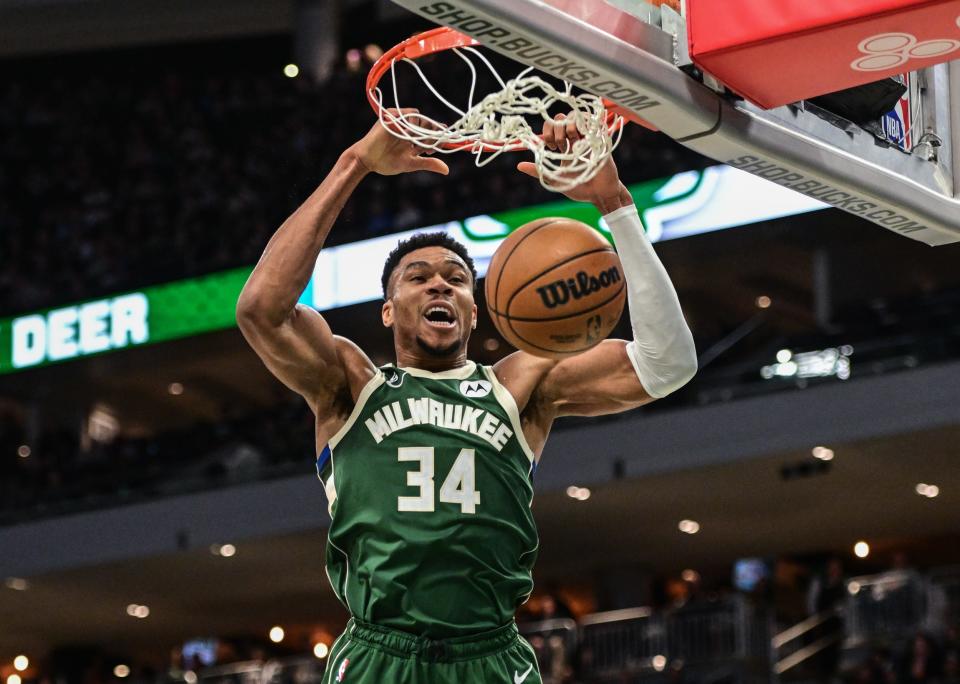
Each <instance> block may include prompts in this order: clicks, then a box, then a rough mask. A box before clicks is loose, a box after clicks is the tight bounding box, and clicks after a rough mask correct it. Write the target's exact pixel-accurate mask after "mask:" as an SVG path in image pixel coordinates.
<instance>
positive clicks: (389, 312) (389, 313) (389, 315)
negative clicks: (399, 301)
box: [380, 299, 393, 328]
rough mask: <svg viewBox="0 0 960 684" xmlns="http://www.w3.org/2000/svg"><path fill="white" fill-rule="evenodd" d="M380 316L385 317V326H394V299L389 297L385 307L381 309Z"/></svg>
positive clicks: (384, 304)
mask: <svg viewBox="0 0 960 684" xmlns="http://www.w3.org/2000/svg"><path fill="white" fill-rule="evenodd" d="M380 317H381V318H382V319H383V325H384V327H386V328H392V327H393V300H391V299H388V300H387V301H385V302H384V303H383V307H382V308H381V309H380Z"/></svg>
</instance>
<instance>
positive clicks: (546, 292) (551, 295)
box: [537, 266, 621, 309]
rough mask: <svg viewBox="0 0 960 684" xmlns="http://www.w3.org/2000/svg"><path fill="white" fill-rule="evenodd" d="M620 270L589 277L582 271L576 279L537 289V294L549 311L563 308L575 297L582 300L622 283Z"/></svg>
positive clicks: (556, 282) (610, 269)
mask: <svg viewBox="0 0 960 684" xmlns="http://www.w3.org/2000/svg"><path fill="white" fill-rule="evenodd" d="M620 279H621V277H620V269H618V268H617V267H616V266H613V267H611V268H609V269H607V270H606V271H603V272H602V273H600V274H599V275H589V274H588V273H587V272H586V271H580V272H578V273H577V275H576V276H575V277H574V278H567V279H566V280H557V281H555V282H552V283H550V284H549V285H544V286H543V287H538V288H537V294H539V295H540V300H541V301H542V302H543V305H544V306H545V307H547V308H548V309H556V308H557V307H558V306H563V305H564V304H566V303H567V302H569V301H570V298H571V297H573V298H574V299H575V300H576V299H582V298H584V297H586V296H587V295H590V294H593V293H594V292H599V291H600V290H604V289H606V288H608V287H610V286H611V285H613V284H615V283H619V282H620Z"/></svg>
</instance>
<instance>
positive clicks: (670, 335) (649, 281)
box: [603, 204, 697, 399]
mask: <svg viewBox="0 0 960 684" xmlns="http://www.w3.org/2000/svg"><path fill="white" fill-rule="evenodd" d="M603 218H604V220H605V221H606V223H607V226H609V228H610V232H611V233H612V234H613V239H614V241H615V242H616V246H617V252H618V253H619V255H620V262H621V263H622V264H623V275H624V278H625V280H626V283H627V302H628V303H629V304H630V324H631V326H632V327H633V341H631V342H629V343H628V344H627V355H628V356H629V357H630V361H631V362H632V363H633V368H634V370H635V371H636V372H637V377H638V378H640V382H641V384H642V385H643V388H644V389H645V390H646V391H647V393H648V394H649V395H650V396H651V397H654V398H656V399H659V398H661V397H665V396H667V395H668V394H670V393H671V392H674V391H676V390H678V389H680V388H681V387H683V386H684V385H685V384H686V383H687V382H689V381H690V379H691V378H692V377H693V376H694V375H695V374H696V372H697V351H696V348H695V347H694V344H693V335H691V334H690V329H689V328H688V327H687V323H686V321H685V320H684V319H683V311H681V310H680V301H679V300H678V299H677V293H676V291H675V290H674V289H673V283H671V282H670V277H669V276H668V275H667V271H666V269H664V267H663V264H661V263H660V259H658V258H657V255H656V253H655V252H654V251H653V247H652V246H651V245H650V241H649V240H647V236H646V234H645V233H644V230H643V224H641V222H640V215H639V214H638V213H637V208H636V206H635V205H633V204H631V205H630V206H628V207H621V208H620V209H617V210H616V211H613V212H611V213H609V214H607V215H606V216H604V217H603Z"/></svg>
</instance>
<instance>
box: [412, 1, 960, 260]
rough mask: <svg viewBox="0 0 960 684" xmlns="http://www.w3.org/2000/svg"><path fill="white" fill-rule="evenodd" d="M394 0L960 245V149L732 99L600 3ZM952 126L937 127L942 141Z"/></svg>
mask: <svg viewBox="0 0 960 684" xmlns="http://www.w3.org/2000/svg"><path fill="white" fill-rule="evenodd" d="M393 1H394V2H395V3H396V4H399V5H401V6H403V7H405V8H406V9H408V10H410V11H412V12H414V13H416V14H419V15H421V16H423V17H425V18H427V19H430V20H432V21H434V22H436V23H438V24H442V25H446V26H450V27H452V28H454V29H456V30H457V31H460V32H462V33H466V34H467V35H470V36H473V37H474V38H476V39H477V40H479V41H480V42H481V43H482V44H483V45H484V46H485V47H488V48H490V49H493V50H496V51H498V52H500V53H502V54H504V55H506V56H508V57H511V58H512V59H515V60H517V61H519V62H522V63H524V64H527V65H531V66H534V67H536V68H538V69H540V70H541V71H544V72H546V73H550V74H552V75H554V76H557V77H559V78H563V79H565V80H567V81H570V82H572V83H573V84H574V85H576V86H579V87H582V88H584V89H585V90H588V91H590V92H593V93H595V94H597V95H600V96H602V97H605V98H607V99H609V100H611V101H613V102H615V103H617V104H619V105H621V106H623V107H625V108H627V109H629V110H631V111H633V112H634V113H635V114H636V115H637V116H639V117H641V118H643V119H644V120H646V121H649V122H650V123H651V124H652V125H653V126H655V127H656V128H658V129H659V130H661V131H663V132H664V133H665V134H666V135H668V136H670V137H671V138H673V139H674V140H676V141H677V142H679V143H681V144H682V145H685V146H686V147H688V148H690V149H692V150H694V151H696V152H699V153H701V154H703V155H705V156H708V157H710V158H712V159H715V160H717V161H720V162H723V163H726V164H729V165H731V166H733V167H735V168H740V169H742V170H744V171H747V172H749V173H752V174H754V175H757V176H759V177H761V178H765V179H767V180H770V181H772V182H775V183H778V184H779V185H782V186H784V187H787V188H790V189H792V190H795V191H797V192H802V193H803V194H806V195H808V196H811V197H814V198H816V199H818V200H820V201H823V202H825V203H826V204H830V205H833V206H835V207H837V208H840V209H843V210H845V211H847V212H849V213H852V214H854V215H857V216H860V217H862V218H864V219H866V220H868V221H871V222H873V223H876V224H878V225H880V226H883V227H884V228H887V229H888V230H892V231H894V232H896V233H899V234H901V235H904V236H906V237H909V238H912V239H914V240H918V241H920V242H924V243H926V244H929V245H941V244H948V243H952V242H957V241H960V199H958V194H957V193H958V190H957V184H958V180H957V175H958V174H957V173H956V172H955V170H954V167H955V166H956V164H957V159H958V156H960V155H958V154H957V143H956V142H954V143H953V149H952V152H953V153H952V154H948V155H944V157H945V158H946V159H945V161H948V162H950V161H952V163H949V164H940V163H937V162H932V161H925V160H923V159H921V158H919V157H918V156H915V155H907V154H904V153H902V152H900V151H899V150H895V149H892V148H885V147H882V146H879V145H877V144H876V142H875V139H874V138H873V136H872V135H870V134H869V133H867V132H866V131H860V130H856V131H854V132H853V133H851V132H848V131H844V130H841V129H840V128H838V127H836V126H834V125H832V124H830V123H828V122H827V121H825V120H824V119H822V118H820V117H819V116H817V115H816V114H814V113H812V112H810V111H806V110H805V109H803V108H802V107H794V106H787V107H778V108H776V109H772V110H763V109H760V108H759V107H756V106H754V105H752V104H750V103H748V102H744V101H735V100H731V99H728V98H726V97H724V96H721V95H720V94H718V93H716V92H715V91H713V90H711V89H709V88H707V87H706V86H704V85H702V84H701V83H699V82H697V81H695V80H694V79H693V78H691V77H690V76H688V75H687V74H686V73H685V72H683V71H681V70H680V69H679V68H678V67H677V66H675V65H674V56H675V43H674V39H673V36H672V35H670V34H668V33H667V32H665V31H663V30H662V29H661V28H659V27H657V26H653V25H651V24H648V23H646V22H643V21H641V20H639V19H637V18H635V17H633V16H631V15H629V14H627V13H625V12H623V11H621V10H619V9H618V8H616V7H614V6H613V5H611V4H608V3H606V2H603V1H602V0H593V1H591V2H583V1H582V0H393ZM948 69H950V70H951V74H950V77H949V80H950V86H951V88H950V91H951V92H953V93H960V88H958V87H957V86H958V85H960V84H957V81H960V76H957V72H958V71H960V66H958V65H957V63H954V64H953V65H948V64H940V65H938V66H937V67H934V69H933V70H931V71H933V72H934V75H935V76H936V77H938V78H940V79H944V78H945V77H946V76H947V70H948ZM937 70H941V71H939V72H938V71H937ZM956 109H957V105H953V112H952V114H951V117H952V123H953V127H954V128H953V131H952V133H953V135H950V136H949V138H950V139H953V140H954V141H955V140H956V139H957V129H956V126H957V125H958V124H957V119H960V113H958V112H957V111H956ZM950 124H951V121H938V126H939V127H940V130H938V135H940V137H941V138H944V136H943V135H942V134H941V133H942V132H943V130H944V129H949V128H950ZM950 132H951V131H949V130H947V133H950ZM944 143H945V144H946V138H944Z"/></svg>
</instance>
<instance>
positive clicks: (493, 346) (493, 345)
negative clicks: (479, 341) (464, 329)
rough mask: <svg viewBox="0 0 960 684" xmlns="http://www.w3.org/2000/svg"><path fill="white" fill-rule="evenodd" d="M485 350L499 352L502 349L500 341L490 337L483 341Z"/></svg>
mask: <svg viewBox="0 0 960 684" xmlns="http://www.w3.org/2000/svg"><path fill="white" fill-rule="evenodd" d="M483 348H484V349H486V350H487V351H497V350H498V349H499V348H500V340H498V339H496V338H495V337H488V338H487V339H485V340H484V341H483Z"/></svg>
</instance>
